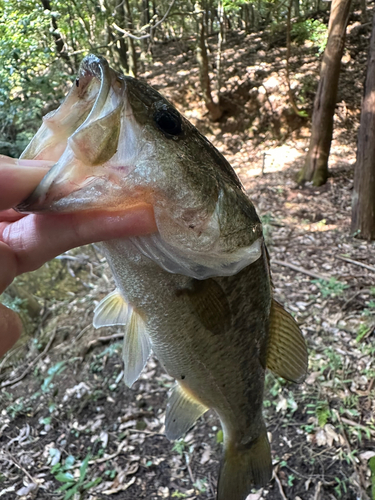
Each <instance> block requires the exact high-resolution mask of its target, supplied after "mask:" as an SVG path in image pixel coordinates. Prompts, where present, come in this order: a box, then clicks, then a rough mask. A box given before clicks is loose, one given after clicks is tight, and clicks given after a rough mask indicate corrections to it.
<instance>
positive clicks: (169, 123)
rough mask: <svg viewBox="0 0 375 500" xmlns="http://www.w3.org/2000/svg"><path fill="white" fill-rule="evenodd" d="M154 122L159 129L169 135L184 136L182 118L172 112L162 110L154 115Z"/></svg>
mask: <svg viewBox="0 0 375 500" xmlns="http://www.w3.org/2000/svg"><path fill="white" fill-rule="evenodd" d="M154 120H155V123H156V125H157V126H158V128H160V130H161V131H162V132H164V133H165V134H168V135H172V136H175V135H180V134H182V126H181V119H180V116H179V115H178V114H177V113H176V112H173V111H172V110H166V109H161V110H159V111H157V112H156V113H155V115H154Z"/></svg>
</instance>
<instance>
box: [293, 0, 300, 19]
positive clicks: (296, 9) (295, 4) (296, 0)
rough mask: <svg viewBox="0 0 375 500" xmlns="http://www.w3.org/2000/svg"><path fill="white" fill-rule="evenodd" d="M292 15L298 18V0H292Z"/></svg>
mask: <svg viewBox="0 0 375 500" xmlns="http://www.w3.org/2000/svg"><path fill="white" fill-rule="evenodd" d="M294 15H295V16H296V17H297V18H299V16H300V11H299V0H294Z"/></svg>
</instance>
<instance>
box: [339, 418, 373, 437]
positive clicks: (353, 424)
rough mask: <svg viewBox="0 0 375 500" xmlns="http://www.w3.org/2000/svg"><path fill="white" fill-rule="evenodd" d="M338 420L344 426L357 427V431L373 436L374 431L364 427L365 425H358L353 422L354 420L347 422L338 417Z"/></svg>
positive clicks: (347, 420) (346, 419)
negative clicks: (360, 430)
mask: <svg viewBox="0 0 375 500" xmlns="http://www.w3.org/2000/svg"><path fill="white" fill-rule="evenodd" d="M340 420H341V422H342V423H344V424H347V425H351V426H352V427H358V428H359V429H362V430H364V431H365V432H369V433H370V434H371V435H372V436H375V431H374V430H372V429H370V428H369V427H366V426H365V425H362V424H359V423H357V422H354V420H349V419H348V418H345V417H340Z"/></svg>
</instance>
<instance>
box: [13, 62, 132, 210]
mask: <svg viewBox="0 0 375 500" xmlns="http://www.w3.org/2000/svg"><path fill="white" fill-rule="evenodd" d="M111 71H113V70H111V68H110V67H109V64H108V62H107V60H106V59H104V58H102V57H100V56H96V55H94V54H89V55H88V56H86V57H85V58H84V59H83V60H82V62H81V65H80V68H79V72H78V76H77V79H76V82H75V84H74V85H75V86H76V89H75V91H76V92H77V94H78V95H79V96H82V95H84V93H85V89H86V88H87V86H88V85H89V83H90V82H91V80H92V79H93V78H97V79H98V80H99V81H100V88H99V91H98V94H97V96H96V99H95V102H94V104H93V106H92V108H91V111H90V113H89V114H88V116H87V118H86V119H85V120H84V122H83V123H82V124H81V125H80V126H79V127H78V128H77V129H76V130H75V132H74V134H75V133H77V132H78V131H80V130H81V129H82V128H83V127H84V126H85V125H86V124H87V123H88V122H90V121H93V120H95V119H96V118H97V117H98V116H99V114H100V112H101V111H102V109H103V106H104V104H105V102H106V99H107V96H108V94H109V91H110V88H111V82H112V78H111ZM113 73H115V72H113ZM116 78H118V79H121V80H123V77H122V75H120V74H118V73H116ZM74 134H73V135H74ZM63 168H64V167H62V166H61V165H59V161H58V162H57V163H55V164H54V165H53V166H52V167H51V169H50V170H49V172H48V173H47V174H46V175H45V176H44V177H43V179H42V180H41V181H40V183H39V184H38V186H37V187H36V188H35V189H34V191H33V192H32V193H31V194H30V195H29V196H28V197H27V198H26V199H25V200H23V201H22V202H21V203H19V204H18V205H17V206H16V207H15V210H16V211H17V212H20V213H42V212H53V211H60V210H57V209H56V210H55V209H54V208H53V206H52V204H53V203H52V202H53V201H55V200H56V195H54V196H53V198H54V199H53V200H52V197H51V195H50V194H51V193H50V191H51V188H52V187H53V185H54V181H55V179H56V178H57V177H58V175H59V174H60V172H61V171H62V170H63ZM62 196H64V193H61V197H62ZM58 198H59V196H58V197H57V199H58Z"/></svg>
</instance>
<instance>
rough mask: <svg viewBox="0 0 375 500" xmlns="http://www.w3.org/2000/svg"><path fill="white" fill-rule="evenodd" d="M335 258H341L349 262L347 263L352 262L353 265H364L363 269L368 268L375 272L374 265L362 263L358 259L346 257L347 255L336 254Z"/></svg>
mask: <svg viewBox="0 0 375 500" xmlns="http://www.w3.org/2000/svg"><path fill="white" fill-rule="evenodd" d="M336 259H340V260H343V261H345V262H349V264H354V265H355V266H360V267H364V268H365V269H368V270H369V271H372V272H373V273H375V267H372V266H368V265H367V264H364V263H363V262H358V260H353V259H348V258H347V257H343V256H342V255H336Z"/></svg>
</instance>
